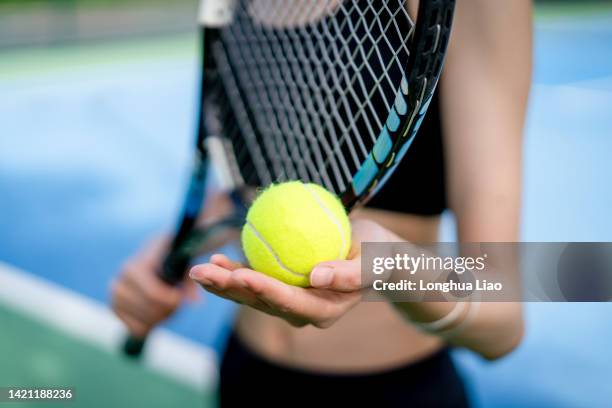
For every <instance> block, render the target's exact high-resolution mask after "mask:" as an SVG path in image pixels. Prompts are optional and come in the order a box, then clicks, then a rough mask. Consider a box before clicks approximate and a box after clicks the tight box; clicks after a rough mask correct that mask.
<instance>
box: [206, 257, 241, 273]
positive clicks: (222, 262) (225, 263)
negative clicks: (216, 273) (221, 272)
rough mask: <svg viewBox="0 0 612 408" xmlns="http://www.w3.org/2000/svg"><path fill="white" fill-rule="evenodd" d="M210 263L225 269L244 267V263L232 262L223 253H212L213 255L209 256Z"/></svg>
mask: <svg viewBox="0 0 612 408" xmlns="http://www.w3.org/2000/svg"><path fill="white" fill-rule="evenodd" d="M210 263H213V264H215V265H218V266H220V267H222V268H225V269H229V270H230V271H233V270H235V269H238V268H244V265H242V264H241V263H240V262H234V261H232V260H231V259H229V258H228V257H227V256H225V255H223V254H214V255H213V256H211V257H210Z"/></svg>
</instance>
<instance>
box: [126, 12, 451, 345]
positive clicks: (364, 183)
mask: <svg viewBox="0 0 612 408" xmlns="http://www.w3.org/2000/svg"><path fill="white" fill-rule="evenodd" d="M454 3H455V2H454V0H423V1H417V0H415V1H404V0H292V1H287V0H202V2H201V5H200V23H201V26H202V29H201V35H202V38H201V43H202V50H203V52H202V61H201V63H202V80H201V90H200V102H201V106H200V109H199V120H198V134H197V142H196V149H195V155H194V165H193V166H194V167H193V174H192V177H191V182H190V185H189V189H188V192H187V197H186V200H185V204H184V209H183V213H182V218H181V221H180V223H179V227H178V230H177V232H176V235H175V237H174V240H173V242H172V244H171V249H170V252H169V254H168V255H167V257H166V259H165V261H164V263H163V269H162V270H161V271H160V278H161V279H163V280H164V281H165V282H167V283H168V284H170V285H176V284H178V283H179V282H181V281H182V280H183V279H184V276H185V273H186V271H187V269H188V267H189V265H190V262H191V260H192V259H193V258H194V256H196V255H197V254H198V253H201V251H203V250H205V249H206V247H210V243H211V242H213V241H215V240H216V239H215V238H216V237H218V236H220V235H223V234H222V233H223V232H225V231H227V230H229V229H234V230H238V229H239V228H241V227H242V225H243V224H244V220H245V214H246V209H247V208H248V205H249V203H250V202H251V201H252V199H253V192H254V191H255V189H257V188H259V187H265V186H267V185H269V184H271V183H275V182H280V181H287V180H302V181H305V182H314V183H318V184H320V185H322V186H324V187H325V188H327V189H328V190H330V191H332V192H334V193H335V194H337V195H338V197H340V199H341V200H342V203H343V204H344V206H345V207H346V209H347V211H350V210H351V209H353V208H354V207H355V206H357V205H360V204H363V203H365V202H366V201H367V200H368V199H369V198H370V197H372V196H373V195H374V194H375V193H376V192H377V191H378V190H379V189H380V188H381V187H382V186H383V185H384V183H385V181H386V180H387V178H388V177H389V176H390V175H391V174H392V173H393V171H394V169H395V168H396V166H397V165H398V163H399V162H400V160H401V159H402V157H403V156H404V154H405V153H406V151H407V150H408V148H409V147H410V144H411V142H412V140H413V139H414V137H415V135H416V133H417V131H418V129H419V126H420V124H421V122H422V121H423V118H424V116H425V113H426V111H427V108H428V106H429V103H430V101H431V98H432V95H433V92H434V90H435V88H436V85H437V83H438V79H439V77H440V72H441V70H442V65H443V61H444V56H445V52H446V48H447V44H448V40H449V34H450V29H451V24H452V20H453V11H454ZM213 176H214V180H216V184H217V185H218V186H219V187H221V188H223V189H224V190H225V191H227V194H228V195H229V197H231V199H232V202H233V203H234V208H235V210H234V212H233V213H232V215H230V216H228V217H225V218H223V219H222V220H220V221H217V222H215V223H209V224H208V225H204V226H202V225H198V224H199V223H198V217H199V214H200V210H201V208H202V206H203V203H204V202H205V195H206V194H205V193H206V191H207V184H208V180H210V179H213ZM144 344H145V339H141V338H134V337H130V338H129V339H128V341H127V342H126V344H125V347H124V350H125V353H126V354H128V355H130V356H138V355H139V354H140V353H141V351H142V349H143V346H144Z"/></svg>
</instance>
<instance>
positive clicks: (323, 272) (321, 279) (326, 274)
mask: <svg viewBox="0 0 612 408" xmlns="http://www.w3.org/2000/svg"><path fill="white" fill-rule="evenodd" d="M333 277H334V272H333V270H332V269H331V268H328V267H324V266H322V267H317V268H314V269H313V271H312V272H311V273H310V284H311V285H312V286H314V287H316V288H324V287H327V286H329V285H330V284H331V283H332V279H333Z"/></svg>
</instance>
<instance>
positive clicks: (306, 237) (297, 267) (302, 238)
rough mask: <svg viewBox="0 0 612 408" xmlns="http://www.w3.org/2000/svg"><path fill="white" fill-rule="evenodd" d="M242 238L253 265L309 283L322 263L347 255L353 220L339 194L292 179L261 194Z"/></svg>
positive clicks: (303, 284) (278, 276)
mask: <svg viewBox="0 0 612 408" xmlns="http://www.w3.org/2000/svg"><path fill="white" fill-rule="evenodd" d="M241 238H242V247H243V249H244V253H245V255H246V257H247V259H248V260H249V263H250V264H251V267H252V268H253V269H255V270H256V271H259V272H262V273H265V274H266V275H269V276H272V277H274V278H276V279H279V280H281V281H283V282H285V283H287V284H290V285H295V286H301V287H306V286H309V284H310V280H309V275H310V271H312V268H314V266H315V265H316V264H318V263H320V262H324V261H332V260H340V259H345V258H346V256H347V255H348V252H349V249H350V246H351V226H350V223H349V219H348V216H347V215H346V211H345V210H344V207H343V206H342V203H341V202H340V200H339V199H338V198H337V197H336V196H335V195H333V194H332V193H330V192H328V191H327V190H325V189H324V188H323V187H320V186H318V185H316V184H305V183H302V182H300V181H291V182H286V183H281V184H274V185H272V186H271V187H269V188H267V189H266V190H264V191H263V192H262V193H261V194H260V195H259V196H258V197H257V199H256V200H255V202H254V203H253V204H252V205H251V208H250V209H249V212H248V214H247V217H246V224H245V225H244V227H243V229H242V234H241Z"/></svg>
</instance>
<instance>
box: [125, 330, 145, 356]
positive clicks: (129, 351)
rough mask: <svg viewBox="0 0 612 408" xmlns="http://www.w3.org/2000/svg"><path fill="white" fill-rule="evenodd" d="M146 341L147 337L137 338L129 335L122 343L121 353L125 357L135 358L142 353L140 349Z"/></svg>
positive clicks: (142, 348)
mask: <svg viewBox="0 0 612 408" xmlns="http://www.w3.org/2000/svg"><path fill="white" fill-rule="evenodd" d="M146 343H147V338H146V337H144V338H139V337H134V336H132V335H129V336H128V337H127V339H125V343H124V344H123V354H125V355H126V356H127V357H130V358H133V359H137V358H139V357H140V356H141V355H142V351H143V350H144V347H145V345H146Z"/></svg>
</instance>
